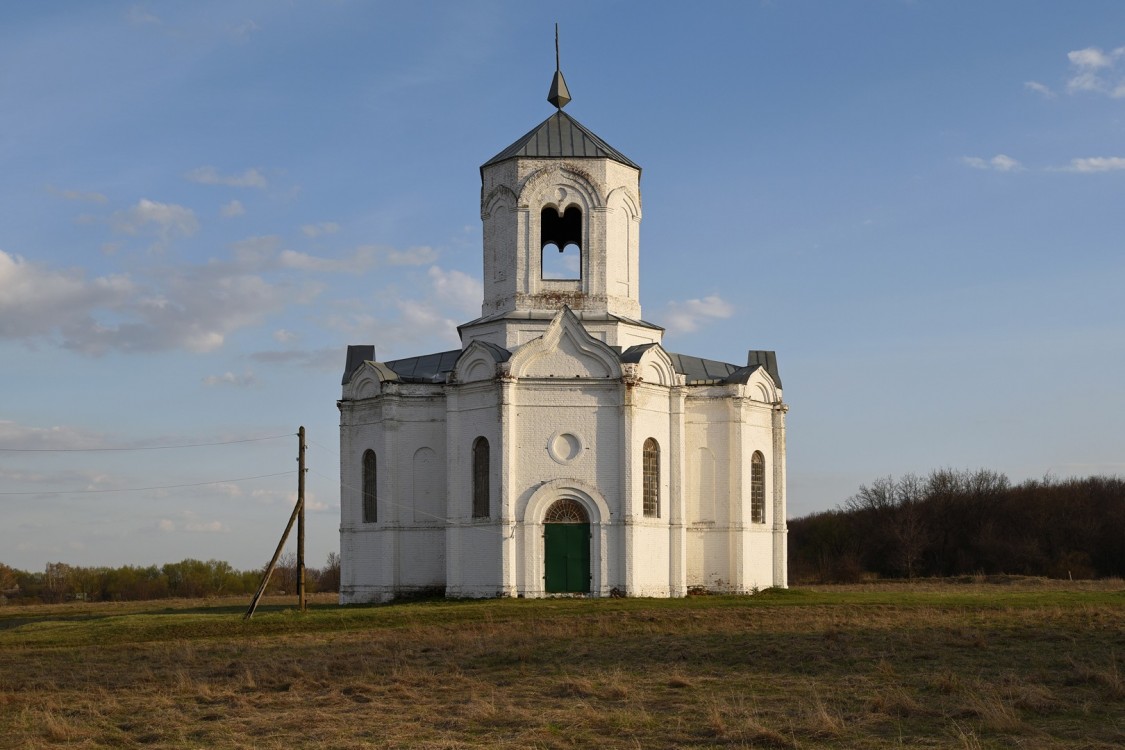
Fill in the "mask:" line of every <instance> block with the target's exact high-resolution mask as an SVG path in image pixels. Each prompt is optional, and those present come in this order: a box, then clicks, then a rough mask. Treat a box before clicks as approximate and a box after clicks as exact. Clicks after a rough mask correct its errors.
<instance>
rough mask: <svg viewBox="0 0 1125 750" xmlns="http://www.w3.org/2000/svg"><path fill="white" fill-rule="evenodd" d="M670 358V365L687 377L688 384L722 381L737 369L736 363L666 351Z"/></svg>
mask: <svg viewBox="0 0 1125 750" xmlns="http://www.w3.org/2000/svg"><path fill="white" fill-rule="evenodd" d="M668 356H669V357H670V358H671V360H672V367H673V368H675V370H676V372H678V373H679V374H681V375H683V376H684V377H686V378H687V383H688V385H702V384H705V383H722V382H723V381H725V380H726V379H727V378H728V377H730V376H731V375H733V374H734V373H735V371H736V370H738V369H739V368H738V365H732V364H729V363H727V362H719V361H717V360H714V359H703V358H702V357H692V356H689V355H687V354H673V353H672V352H668Z"/></svg>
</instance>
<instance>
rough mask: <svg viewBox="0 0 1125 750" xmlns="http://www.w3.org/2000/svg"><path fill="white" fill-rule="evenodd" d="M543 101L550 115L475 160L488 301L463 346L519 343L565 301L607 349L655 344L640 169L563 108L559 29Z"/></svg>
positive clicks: (464, 331) (465, 331)
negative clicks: (646, 316) (644, 286)
mask: <svg viewBox="0 0 1125 750" xmlns="http://www.w3.org/2000/svg"><path fill="white" fill-rule="evenodd" d="M547 100H548V101H549V102H550V103H551V104H552V105H553V106H554V107H555V112H554V113H552V114H551V115H550V116H549V117H548V118H547V119H546V120H544V121H543V122H541V123H540V124H539V125H537V126H535V127H534V128H533V129H532V130H531V131H530V132H528V133H527V134H526V135H524V136H523V137H522V138H520V139H519V140H517V141H516V142H515V143H513V144H512V145H510V146H508V147H507V148H506V149H504V150H503V151H501V152H500V153H498V154H497V155H496V156H494V157H492V158H491V159H489V160H488V161H487V162H485V163H484V165H483V166H481V170H480V171H481V221H482V222H483V224H484V304H483V305H482V307H481V317H480V318H478V319H477V320H474V321H471V322H469V323H466V324H464V325H462V326H461V327H460V329H459V330H460V333H461V339H462V344H463V346H468V345H469V343H471V342H472V341H475V340H482V341H487V342H489V343H493V344H497V345H499V346H503V347H505V348H508V349H512V348H515V347H518V346H521V345H523V344H525V343H527V342H528V341H530V340H531V339H534V338H537V337H539V336H541V335H542V333H543V331H544V329H545V328H546V326H547V324H548V323H549V322H550V321H551V319H553V318H554V316H555V315H556V314H557V313H558V311H559V310H561V309H562V308H563V307H564V306H566V307H569V308H570V310H571V311H572V312H573V313H574V314H575V315H576V316H577V317H578V319H579V320H580V321H581V322H582V324H583V326H584V327H585V328H586V329H587V331H589V332H590V334H591V335H593V336H595V337H596V338H599V339H601V340H602V341H604V342H605V343H607V344H609V345H611V346H620V347H623V348H627V347H629V346H633V345H635V344H647V343H657V342H659V341H660V337H661V334H662V333H663V329H661V328H660V327H659V326H656V325H653V324H651V323H645V322H644V321H642V320H641V305H640V288H639V282H640V233H639V230H640V223H641V198H640V177H641V168H640V167H639V166H637V165H636V164H634V163H633V162H632V161H630V160H629V159H628V158H627V157H626V156H624V155H623V154H622V153H621V152H619V151H617V150H616V149H614V148H613V147H612V146H610V145H609V144H608V143H606V142H605V141H604V140H602V139H601V138H599V137H598V136H597V135H595V134H594V133H593V132H591V131H590V130H589V129H588V128H586V127H585V126H584V125H582V124H581V123H579V122H578V121H577V120H575V119H574V118H573V117H571V116H570V115H568V114H566V113H565V112H563V108H564V107H565V106H566V105H567V104H568V103H569V102H570V100H571V98H570V91H569V89H568V88H567V85H566V81H565V79H564V78H563V75H562V71H561V69H560V67H559V65H558V33H557V30H556V36H555V74H554V77H553V79H552V81H551V89H550V94H549V95H548V97H547Z"/></svg>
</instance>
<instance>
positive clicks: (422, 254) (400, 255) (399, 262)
mask: <svg viewBox="0 0 1125 750" xmlns="http://www.w3.org/2000/svg"><path fill="white" fill-rule="evenodd" d="M385 257H386V261H387V264H388V265H391V266H424V265H426V264H427V263H433V262H434V261H435V260H437V251H436V250H434V249H433V248H432V247H427V246H425V245H420V246H418V247H411V248H407V249H406V250H395V249H394V248H393V247H391V248H387V249H386V254H385Z"/></svg>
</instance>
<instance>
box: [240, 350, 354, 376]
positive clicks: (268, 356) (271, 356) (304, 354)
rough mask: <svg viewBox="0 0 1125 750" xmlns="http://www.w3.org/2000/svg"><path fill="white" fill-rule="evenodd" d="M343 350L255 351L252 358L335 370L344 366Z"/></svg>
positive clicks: (264, 362) (267, 361) (279, 363)
mask: <svg viewBox="0 0 1125 750" xmlns="http://www.w3.org/2000/svg"><path fill="white" fill-rule="evenodd" d="M342 352H343V350H342V349H340V348H339V347H334V346H333V347H325V348H323V349H313V350H309V351H303V350H293V349H286V350H283V351H264V352H254V353H253V354H251V355H250V358H251V359H252V360H254V361H255V362H261V363H262V364H266V365H285V366H286V367H304V368H308V369H310V370H322V371H325V372H335V371H337V370H340V369H342V368H343V366H344V360H343V356H344V355H343V353H342Z"/></svg>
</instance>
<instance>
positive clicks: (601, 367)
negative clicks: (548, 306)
mask: <svg viewBox="0 0 1125 750" xmlns="http://www.w3.org/2000/svg"><path fill="white" fill-rule="evenodd" d="M510 371H511V374H512V376H514V377H516V378H619V377H621V365H620V364H619V362H618V360H617V353H616V352H614V350H613V349H611V348H610V347H609V346H607V345H605V344H603V343H602V342H601V341H598V340H597V339H596V338H594V337H593V336H591V335H590V334H589V333H587V332H586V329H585V328H583V327H582V323H580V322H579V320H578V318H576V317H575V315H574V313H573V312H571V311H570V308H569V307H565V306H564V307H563V309H562V310H560V311H559V313H558V314H557V315H555V318H554V320H552V321H551V324H550V325H549V326H548V327H547V330H546V332H545V333H544V334H543V335H542V336H540V337H539V338H537V339H534V340H533V341H529V342H528V343H527V344H524V345H523V346H522V347H520V349H519V350H518V351H517V352H516V353H515V354H514V355H512V360H511V369H510Z"/></svg>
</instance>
